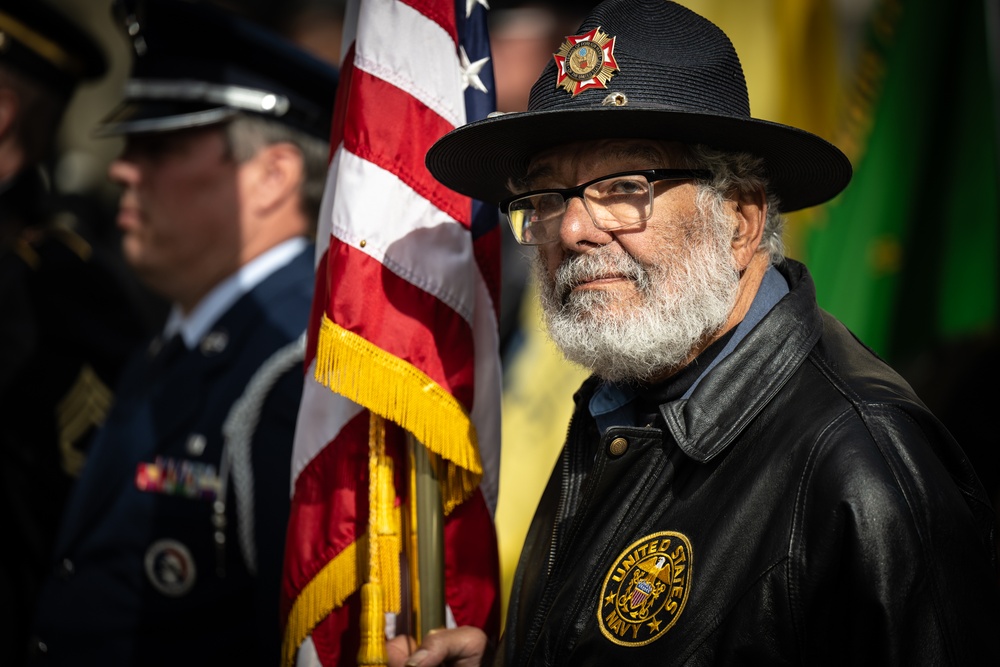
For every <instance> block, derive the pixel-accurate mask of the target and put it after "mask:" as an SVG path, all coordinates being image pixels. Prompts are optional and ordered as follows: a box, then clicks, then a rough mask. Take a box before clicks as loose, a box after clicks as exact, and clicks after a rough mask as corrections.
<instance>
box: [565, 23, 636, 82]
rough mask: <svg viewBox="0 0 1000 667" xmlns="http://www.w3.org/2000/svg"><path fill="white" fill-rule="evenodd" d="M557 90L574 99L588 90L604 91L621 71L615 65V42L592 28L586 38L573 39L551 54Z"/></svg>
mask: <svg viewBox="0 0 1000 667" xmlns="http://www.w3.org/2000/svg"><path fill="white" fill-rule="evenodd" d="M553 57H554V58H555V59H556V69H557V72H556V87H557V88H562V89H564V90H565V91H566V92H568V93H571V94H572V95H573V97H576V96H577V95H579V94H580V93H582V92H583V91H585V90H587V89H589V88H607V87H608V81H610V80H611V77H612V76H614V74H615V72H618V71H620V70H619V68H618V63H617V62H616V61H615V38H614V37H609V36H608V35H606V34H605V33H603V32H601V29H600V28H599V27H598V28H594V29H593V30H591V31H590V32H588V33H586V34H585V35H572V36H569V37H567V38H566V41H565V42H563V43H562V46H560V47H559V52H558V53H556V54H553Z"/></svg>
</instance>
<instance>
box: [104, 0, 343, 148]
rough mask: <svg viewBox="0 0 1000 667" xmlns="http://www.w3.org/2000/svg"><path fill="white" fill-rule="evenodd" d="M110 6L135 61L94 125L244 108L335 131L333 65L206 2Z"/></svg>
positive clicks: (194, 119) (199, 120)
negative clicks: (113, 102)
mask: <svg viewBox="0 0 1000 667" xmlns="http://www.w3.org/2000/svg"><path fill="white" fill-rule="evenodd" d="M113 8H114V11H115V14H116V19H117V20H118V21H119V22H120V24H121V26H122V28H123V29H124V30H125V33H126V35H127V36H128V37H129V39H130V41H131V43H132V50H133V58H132V69H131V72H130V74H129V78H128V80H127V81H126V82H125V94H124V98H125V99H124V101H123V102H122V103H121V104H119V105H118V107H117V108H115V109H114V110H112V111H111V112H110V113H109V114H108V115H107V116H105V117H104V119H102V120H101V121H100V123H99V124H98V126H97V128H96V130H95V132H94V134H95V135H97V136H114V135H122V134H135V133H142V132H162V131H170V130H179V129H184V128H188V127H198V126H204V125H212V124H215V123H219V122H223V121H226V120H229V119H230V118H232V117H233V116H235V115H236V114H238V113H241V112H242V113H249V114H256V115H260V116H263V117H266V118H273V119H275V120H277V121H279V122H281V123H285V124H287V125H289V126H291V127H294V128H296V129H299V130H302V131H304V132H307V133H308V134H311V135H313V136H315V137H318V138H320V139H323V140H324V141H328V140H329V138H330V123H331V120H332V113H333V101H334V97H335V94H336V89H337V79H338V73H337V69H336V68H335V67H333V66H332V65H330V64H328V63H326V62H324V61H322V60H320V59H319V58H317V57H315V56H313V55H312V54H310V53H308V52H307V51H305V50H304V49H302V48H300V47H298V46H296V45H295V44H293V43H292V42H290V41H288V40H286V39H285V38H283V37H281V36H279V35H278V34H276V33H273V32H271V31H269V30H268V29H267V28H265V27H264V26H261V25H259V24H257V23H254V22H252V21H251V20H249V19H247V18H244V17H242V16H238V15H236V14H234V13H232V12H230V11H228V10H226V9H224V8H222V7H220V6H218V5H214V4H210V3H208V2H195V1H189V0H145V1H142V0H140V1H138V2H137V1H136V0H116V1H115V3H114V7H113Z"/></svg>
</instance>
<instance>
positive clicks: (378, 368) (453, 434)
mask: <svg viewBox="0 0 1000 667" xmlns="http://www.w3.org/2000/svg"><path fill="white" fill-rule="evenodd" d="M315 378H316V381H317V382H319V383H321V384H323V385H325V386H327V387H329V388H330V389H331V390H332V391H334V392H336V393H338V394H340V395H342V396H345V397H347V398H349V399H351V400H352V401H354V402H355V403H358V404H360V405H362V406H364V407H365V408H368V409H369V410H371V411H372V412H374V413H376V414H378V415H381V416H382V417H384V418H386V419H388V420H390V421H393V422H395V423H397V424H399V425H400V426H401V427H402V428H403V429H405V430H406V431H409V432H410V433H412V434H413V436H414V437H415V438H416V439H417V440H418V441H419V442H421V443H422V444H423V445H424V446H425V447H426V448H427V449H428V451H429V452H430V453H431V454H432V456H431V459H432V460H433V461H434V464H435V467H436V469H437V473H438V479H439V480H440V481H441V502H442V505H443V506H444V512H445V514H446V515H447V514H449V513H450V512H451V510H453V509H454V508H455V507H456V506H458V505H460V504H461V503H462V502H463V501H465V500H466V499H467V498H468V497H469V496H470V495H472V493H473V491H475V489H476V487H477V486H478V485H479V481H480V479H481V478H482V476H483V466H482V463H481V461H480V458H479V448H478V443H477V438H476V429H475V426H474V425H473V423H472V420H471V419H470V418H469V415H468V413H467V412H466V411H465V408H464V407H463V406H462V404H461V403H459V401H458V400H457V399H456V398H455V397H454V396H452V395H451V394H450V393H449V392H448V391H446V390H445V389H444V388H443V387H441V386H440V385H439V384H438V383H436V382H435V381H434V380H432V379H431V378H429V377H428V376H427V375H426V374H425V373H423V372H422V371H421V370H420V369H418V368H416V367H415V366H413V365H412V364H409V363H407V362H406V361H404V360H402V359H400V358H399V357H396V356H394V355H392V354H389V353H388V352H386V351H385V350H382V349H381V348H379V347H378V346H376V345H373V344H372V343H370V342H369V341H367V340H365V339H364V338H362V337H361V336H358V335H357V334H355V333H352V332H350V331H347V330H346V329H344V328H342V327H340V326H338V325H337V324H335V323H334V322H333V321H332V320H330V319H329V318H328V317H327V316H326V315H324V316H323V322H322V324H321V326H320V332H319V341H318V344H317V349H316V374H315Z"/></svg>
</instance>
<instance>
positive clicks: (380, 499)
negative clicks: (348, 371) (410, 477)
mask: <svg viewBox="0 0 1000 667" xmlns="http://www.w3.org/2000/svg"><path fill="white" fill-rule="evenodd" d="M368 451H369V454H368V475H369V477H368V511H369V513H368V516H369V521H368V534H367V535H359V536H358V537H357V540H355V541H354V542H352V543H351V544H349V545H348V546H347V547H346V548H345V549H344V550H343V551H341V552H340V553H339V554H337V555H336V556H335V557H334V558H333V559H332V560H331V561H330V562H329V563H327V564H326V565H325V566H324V567H323V569H322V570H320V572H319V573H318V574H317V575H316V576H315V577H314V578H313V579H312V580H311V581H310V582H309V584H307V585H306V587H305V588H303V590H302V592H301V593H300V594H299V595H298V597H297V598H296V599H295V603H294V605H293V607H292V611H291V613H290V614H289V616H288V625H287V627H286V628H285V638H284V643H283V647H282V664H283V665H285V666H286V667H290V666H291V665H293V664H294V663H295V655H296V651H297V650H298V647H299V646H300V645H301V644H302V641H303V640H305V638H306V637H307V636H308V635H309V633H310V632H312V630H313V628H315V627H316V625H317V624H318V623H319V622H320V621H322V620H323V618H325V617H326V616H327V615H328V614H329V613H330V612H331V611H333V610H334V609H335V608H337V607H339V606H341V605H342V604H343V603H344V601H345V600H346V599H347V597H348V596H349V595H351V594H352V593H354V591H356V590H358V585H359V584H360V582H361V581H362V579H363V578H364V576H365V575H367V582H366V583H365V584H364V585H362V586H361V624H360V625H361V649H360V651H359V655H358V664H361V665H383V664H385V648H384V642H385V612H392V613H395V614H398V613H400V611H401V608H402V589H401V587H400V586H401V582H400V574H399V554H400V550H401V549H402V536H401V517H400V514H399V509H398V508H397V507H396V489H395V486H394V484H393V461H392V457H390V456H388V455H387V454H386V451H385V421H384V420H383V419H382V418H381V417H379V416H378V415H375V414H374V413H371V412H369V425H368ZM369 545H370V548H369ZM366 552H367V559H366V558H365V557H364V554H365V553H366ZM364 561H366V562H367V572H365V571H363V570H362V562H364Z"/></svg>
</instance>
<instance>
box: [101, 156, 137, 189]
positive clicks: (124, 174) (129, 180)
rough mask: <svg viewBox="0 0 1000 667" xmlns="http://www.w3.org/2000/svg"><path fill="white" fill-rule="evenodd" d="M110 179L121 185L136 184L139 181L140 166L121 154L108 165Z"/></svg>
mask: <svg viewBox="0 0 1000 667" xmlns="http://www.w3.org/2000/svg"><path fill="white" fill-rule="evenodd" d="M108 179H109V180H111V182H112V183H117V184H119V185H134V184H136V183H137V182H138V181H139V167H138V165H136V164H135V163H134V162H132V161H130V160H128V159H127V158H126V157H125V156H119V157H117V158H115V159H114V160H112V161H111V164H109V165H108Z"/></svg>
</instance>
